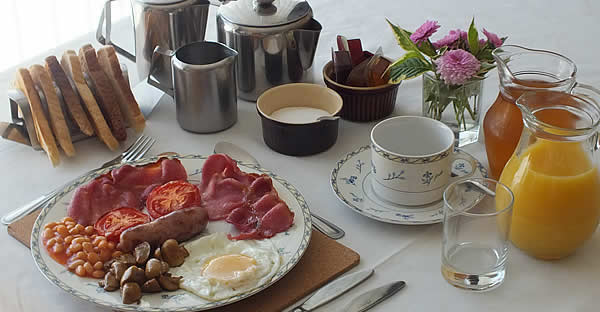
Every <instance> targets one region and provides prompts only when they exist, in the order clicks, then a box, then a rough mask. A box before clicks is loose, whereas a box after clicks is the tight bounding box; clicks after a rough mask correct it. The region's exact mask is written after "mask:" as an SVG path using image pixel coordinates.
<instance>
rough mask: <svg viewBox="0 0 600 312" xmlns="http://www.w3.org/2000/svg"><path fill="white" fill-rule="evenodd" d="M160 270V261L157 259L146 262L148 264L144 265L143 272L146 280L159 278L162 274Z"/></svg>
mask: <svg viewBox="0 0 600 312" xmlns="http://www.w3.org/2000/svg"><path fill="white" fill-rule="evenodd" d="M161 269H162V265H161V263H160V260H158V259H150V260H148V262H147V263H146V270H145V271H144V272H145V273H146V279H152V278H155V277H157V276H159V275H160V274H161V273H163V272H161Z"/></svg>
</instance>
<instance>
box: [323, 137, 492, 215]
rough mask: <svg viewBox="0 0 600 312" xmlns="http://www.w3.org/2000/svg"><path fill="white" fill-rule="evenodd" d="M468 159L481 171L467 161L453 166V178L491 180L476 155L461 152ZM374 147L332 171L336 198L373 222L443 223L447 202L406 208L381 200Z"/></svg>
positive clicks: (359, 151)
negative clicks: (376, 184)
mask: <svg viewBox="0 0 600 312" xmlns="http://www.w3.org/2000/svg"><path fill="white" fill-rule="evenodd" d="M458 153H459V154H462V155H463V157H462V158H465V159H469V158H472V159H474V160H475V161H474V163H476V164H477V168H471V164H470V163H469V162H468V161H466V160H464V159H457V160H456V161H455V162H454V163H453V164H452V176H466V175H470V174H471V172H472V170H475V172H473V175H472V176H473V177H487V175H488V174H487V170H486V168H485V167H483V165H482V164H481V163H480V162H479V161H477V159H475V158H474V157H473V156H471V155H470V154H468V153H466V152H464V151H460V150H459V151H458ZM372 177H373V175H372V173H371V146H370V145H366V146H363V147H361V148H359V149H357V150H356V151H353V152H351V153H349V154H347V155H346V156H345V157H344V158H343V159H340V160H339V161H338V162H337V164H336V167H335V168H334V169H333V171H332V172H331V187H332V188H333V192H334V193H335V195H336V196H337V197H338V198H339V199H340V200H341V201H342V202H343V203H344V204H345V205H346V206H348V207H349V208H350V209H352V210H354V211H356V212H358V213H360V214H362V215H364V216H366V217H369V218H371V219H375V220H378V221H382V222H386V223H394V224H406V225H419V224H432V223H438V222H441V221H442V218H443V216H444V214H443V208H444V203H443V200H438V201H436V202H433V203H431V204H427V205H421V206H404V205H399V204H395V203H392V202H389V201H386V200H384V199H381V198H379V197H378V196H377V195H376V194H375V193H374V192H373V187H372V185H371V181H372Z"/></svg>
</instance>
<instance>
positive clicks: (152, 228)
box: [117, 206, 208, 252]
mask: <svg viewBox="0 0 600 312" xmlns="http://www.w3.org/2000/svg"><path fill="white" fill-rule="evenodd" d="M207 224H208V213H207V212H206V209H204V208H203V207H200V206H194V207H188V208H183V209H179V210H175V211H173V212H171V213H169V214H167V215H164V216H162V217H160V218H158V219H156V220H154V221H152V222H149V223H145V224H140V225H137V226H134V227H131V228H129V229H127V230H125V231H123V233H121V239H120V242H119V245H118V246H117V247H118V248H119V249H120V250H123V251H125V252H130V251H132V250H133V249H134V248H135V246H137V245H138V244H140V243H142V242H148V243H150V245H151V246H152V247H153V248H156V247H160V245H161V244H162V243H163V242H164V241H166V240H167V239H170V238H173V239H175V240H177V241H178V242H183V241H186V240H188V239H190V238H192V237H194V236H196V235H197V234H198V233H200V232H202V231H204V229H205V228H206V225H207Z"/></svg>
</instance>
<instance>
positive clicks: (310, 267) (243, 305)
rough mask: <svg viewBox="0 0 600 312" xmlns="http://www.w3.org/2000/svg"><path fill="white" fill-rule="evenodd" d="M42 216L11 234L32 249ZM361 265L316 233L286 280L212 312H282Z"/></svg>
mask: <svg viewBox="0 0 600 312" xmlns="http://www.w3.org/2000/svg"><path fill="white" fill-rule="evenodd" d="M38 214H39V211H38V212H35V213H32V214H30V215H28V216H26V217H25V218H23V219H21V220H18V221H15V222H14V223H12V224H10V225H9V226H8V233H9V234H10V235H12V236H13V237H15V238H16V239H17V240H18V241H20V242H21V243H23V244H24V245H25V246H27V247H28V248H29V245H30V239H31V230H32V228H33V224H34V223H35V219H36V218H37V216H38ZM359 261H360V256H359V255H358V253H356V252H355V251H353V250H352V249H350V248H348V247H346V246H344V245H342V244H340V243H338V242H336V241H335V240H332V239H330V238H329V237H327V236H325V235H323V234H321V232H319V231H316V230H313V233H312V237H311V240H310V243H309V245H308V248H307V249H306V251H305V253H304V256H302V259H300V261H299V262H298V264H296V266H295V267H294V268H293V269H292V270H291V271H290V272H289V273H288V274H287V275H286V276H284V277H283V278H282V279H281V280H279V281H278V282H277V283H275V284H273V285H272V286H271V287H269V288H267V289H265V290H263V291H261V292H260V293H258V294H256V295H254V296H251V297H249V298H246V299H244V300H242V301H239V302H236V303H233V304H231V305H228V306H225V307H221V308H218V309H214V310H212V311H216V312H234V311H253V312H279V311H282V310H283V309H285V308H286V307H289V306H290V305H292V304H294V303H296V302H297V301H298V300H300V299H302V298H303V297H305V296H306V295H308V294H310V293H311V292H313V291H315V290H317V289H318V288H319V287H321V286H323V285H325V284H326V283H327V282H329V281H331V280H333V279H335V278H336V277H338V276H339V275H341V274H343V273H344V272H346V271H348V270H350V269H351V268H353V267H354V266H356V265H357V264H358V262H359Z"/></svg>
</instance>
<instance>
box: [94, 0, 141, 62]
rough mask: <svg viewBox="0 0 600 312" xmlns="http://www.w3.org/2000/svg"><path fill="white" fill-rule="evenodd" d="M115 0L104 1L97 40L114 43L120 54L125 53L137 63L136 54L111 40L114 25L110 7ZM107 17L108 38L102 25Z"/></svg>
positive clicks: (107, 43) (109, 43)
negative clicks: (103, 33) (111, 30)
mask: <svg viewBox="0 0 600 312" xmlns="http://www.w3.org/2000/svg"><path fill="white" fill-rule="evenodd" d="M113 1H116V0H106V2H104V8H102V14H100V22H98V29H97V30H96V40H98V42H100V43H101V44H104V45H112V46H113V47H114V48H115V50H116V51H117V52H118V53H119V54H121V55H123V56H124V57H126V58H128V59H129V60H130V61H132V62H134V63H135V55H133V54H131V53H129V52H127V51H126V50H125V49H123V48H121V47H119V46H118V45H116V44H115V43H114V42H112V41H110V29H111V27H112V21H111V18H110V9H111V4H110V3H111V2H113ZM105 17H106V38H105V37H104V36H103V35H102V26H104V18H105Z"/></svg>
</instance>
